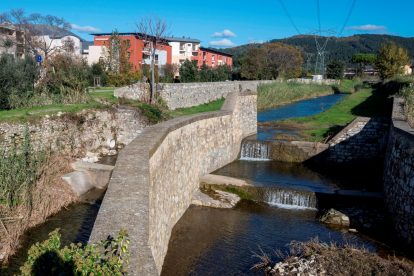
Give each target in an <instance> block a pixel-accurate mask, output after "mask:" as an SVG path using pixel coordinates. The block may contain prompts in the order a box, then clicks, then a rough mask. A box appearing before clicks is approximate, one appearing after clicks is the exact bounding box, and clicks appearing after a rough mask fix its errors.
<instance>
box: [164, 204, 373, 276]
mask: <svg viewBox="0 0 414 276" xmlns="http://www.w3.org/2000/svg"><path fill="white" fill-rule="evenodd" d="M315 216H316V211H312V210H306V211H296V210H288V209H279V208H275V207H269V206H266V205H261V204H255V203H250V202H245V201H242V202H241V203H239V204H238V206H237V207H236V208H235V209H232V210H223V209H214V208H206V207H194V206H191V207H190V208H189V209H188V210H187V212H186V213H185V214H184V216H183V217H182V218H181V220H180V221H179V222H178V223H177V225H176V226H175V227H174V229H173V233H172V237H171V240H170V243H169V250H168V253H167V256H166V259H165V262H164V267H163V272H162V275H256V272H255V271H252V270H251V267H252V266H253V265H254V264H255V262H257V261H258V260H257V259H256V258H254V257H253V255H254V252H257V253H258V252H260V249H262V250H263V251H264V252H268V253H272V252H274V250H276V249H282V250H285V251H286V250H288V245H289V243H290V242H291V241H292V240H297V241H307V240H309V239H311V238H315V237H318V238H319V239H320V240H322V241H327V242H328V241H332V240H334V241H336V242H338V243H344V242H348V243H353V244H356V245H364V246H365V247H366V248H368V249H370V250H375V246H374V245H373V244H372V243H370V242H366V241H364V240H363V239H361V238H359V237H358V236H356V235H352V234H349V233H347V232H340V231H336V230H332V229H329V228H328V227H326V226H324V225H322V224H320V223H319V222H318V221H317V220H316V219H315ZM273 259H274V260H277V257H276V256H273ZM258 275H262V273H259V274H258Z"/></svg>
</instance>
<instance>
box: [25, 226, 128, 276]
mask: <svg viewBox="0 0 414 276" xmlns="http://www.w3.org/2000/svg"><path fill="white" fill-rule="evenodd" d="M128 246H129V239H128V235H127V233H126V231H122V230H121V231H120V232H119V234H118V237H117V238H113V237H108V238H107V239H106V240H104V241H101V242H99V243H97V244H88V245H86V246H84V247H82V246H81V245H80V244H77V245H75V244H71V245H70V246H66V247H64V248H61V242H60V234H59V230H58V229H57V230H55V231H53V232H51V233H50V234H49V239H47V240H45V241H44V242H42V243H36V244H35V245H33V246H32V247H31V248H30V249H29V252H28V258H27V261H26V262H25V264H24V265H23V266H22V267H21V268H20V270H21V273H22V275H125V274H126V271H125V266H126V264H127V262H128V254H129V253H128Z"/></svg>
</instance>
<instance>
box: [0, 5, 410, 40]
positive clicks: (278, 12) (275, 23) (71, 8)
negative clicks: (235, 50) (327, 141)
mask: <svg viewBox="0 0 414 276" xmlns="http://www.w3.org/2000/svg"><path fill="white" fill-rule="evenodd" d="M352 1H353V0H320V14H321V17H320V18H321V28H322V29H329V30H336V32H337V33H339V32H340V29H341V28H342V25H343V24H344V22H345V18H346V17H347V14H348V11H349V9H350V7H351V3H352ZM281 2H282V3H284V5H285V6H286V9H287V11H288V12H289V14H290V15H291V18H292V20H293V22H294V24H295V25H296V26H297V28H298V29H299V31H300V33H302V34H307V33H312V32H315V31H316V30H318V20H317V8H316V7H317V1H316V0H315V1H311V0H253V1H252V0H249V1H245V0H239V1H236V0H226V1H225V0H221V1H217V0H209V1H160V0H152V1H139V0H135V1H130V0H118V1H115V0H88V1H85V0H84V1H80V0H70V1H61V0H37V1H33V0H1V1H0V12H6V11H9V10H10V9H14V8H23V9H24V10H25V11H26V12H27V13H34V12H37V13H41V14H52V15H56V16H60V17H63V18H65V19H66V20H67V21H68V22H70V23H71V24H74V28H75V29H78V30H79V31H75V32H77V33H78V34H80V35H81V36H82V37H84V38H85V39H88V40H92V37H91V36H89V35H88V33H89V32H91V31H94V30H96V31H102V32H111V31H112V30H114V29H118V31H120V32H131V31H136V26H135V25H136V22H137V21H139V20H140V18H142V17H147V16H157V17H159V18H162V19H163V20H165V21H166V22H167V24H168V25H169V34H170V35H174V36H189V37H193V38H198V39H200V40H202V43H203V45H204V46H209V45H210V46H215V47H219V46H232V45H242V44H246V43H249V42H261V41H267V40H270V39H274V38H284V37H288V36H292V35H296V34H298V33H297V31H296V30H295V28H294V27H293V26H292V23H291V22H290V20H289V18H288V17H287V15H286V12H285V11H284V9H283V8H282V5H281ZM413 10H414V1H413V0H394V1H389V0H359V1H356V5H355V8H354V10H353V13H352V15H351V17H350V19H349V21H348V23H347V24H346V26H345V29H344V32H343V33H342V35H343V36H348V35H352V34H356V33H387V34H393V35H401V36H408V37H413V36H414V28H413V27H412V26H413V18H412V13H413Z"/></svg>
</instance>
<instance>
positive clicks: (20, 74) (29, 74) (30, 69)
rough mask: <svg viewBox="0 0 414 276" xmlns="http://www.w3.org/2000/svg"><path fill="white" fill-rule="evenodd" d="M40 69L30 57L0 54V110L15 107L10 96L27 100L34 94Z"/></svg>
mask: <svg viewBox="0 0 414 276" xmlns="http://www.w3.org/2000/svg"><path fill="white" fill-rule="evenodd" d="M39 74H40V70H39V67H38V66H37V64H36V61H35V60H34V59H33V58H31V57H28V56H27V57H25V58H24V59H18V58H15V57H14V56H12V55H8V54H3V55H1V56H0V110H1V109H10V108H13V107H15V105H16V104H15V103H14V102H13V101H12V100H11V98H19V99H20V101H22V102H25V101H26V102H27V101H28V100H29V99H30V98H31V97H33V95H34V85H35V83H36V81H37V80H38V79H39Z"/></svg>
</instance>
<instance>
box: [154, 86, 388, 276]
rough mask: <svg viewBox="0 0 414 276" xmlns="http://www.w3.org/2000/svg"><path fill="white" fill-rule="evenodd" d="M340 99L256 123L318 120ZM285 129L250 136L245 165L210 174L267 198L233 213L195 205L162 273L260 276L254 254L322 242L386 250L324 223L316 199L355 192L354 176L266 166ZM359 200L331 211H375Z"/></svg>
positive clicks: (268, 115)
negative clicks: (236, 181) (241, 183)
mask: <svg viewBox="0 0 414 276" xmlns="http://www.w3.org/2000/svg"><path fill="white" fill-rule="evenodd" d="M342 97H343V95H341V94H337V95H329V96H325V97H320V98H316V99H310V100H304V101H300V102H297V103H294V104H291V105H287V106H283V107H279V108H274V109H271V110H266V111H263V112H260V113H259V114H258V121H259V122H268V121H274V120H281V119H286V118H290V117H298V116H311V115H315V114H318V113H320V112H323V111H324V110H326V109H327V108H329V107H331V106H332V105H334V104H335V103H336V102H338V101H339V100H340V99H341V98H342ZM281 132H282V133H286V132H289V130H283V129H271V128H259V130H258V134H257V137H256V139H257V140H258V141H257V142H255V140H251V138H249V139H247V140H245V141H244V143H243V145H242V149H241V156H242V160H237V161H235V162H233V163H231V164H228V165H227V166H225V167H223V168H221V169H219V170H217V171H216V172H214V173H213V174H218V175H224V176H231V177H236V178H242V179H246V180H249V182H250V183H252V184H253V185H254V186H255V187H258V188H260V189H261V190H263V193H262V194H263V195H262V199H261V200H259V201H257V202H256V201H255V202H251V201H245V200H242V201H240V202H239V203H238V204H237V205H236V207H235V208H233V209H214V208H207V207H196V206H191V207H190V208H189V209H188V210H187V211H186V212H185V214H184V215H183V217H182V218H181V219H180V220H179V221H178V223H177V224H176V226H175V227H174V229H173V232H172V236H171V239H170V243H169V249H168V252H167V256H166V258H165V261H164V266H163V270H162V275H263V272H258V271H255V270H252V267H253V266H254V265H255V264H256V263H257V262H259V261H260V260H259V258H257V254H259V255H260V254H263V253H262V252H264V253H267V254H269V256H270V257H271V259H272V260H273V261H279V260H281V257H280V256H278V255H277V254H275V250H280V251H281V252H283V253H286V252H288V251H289V244H290V243H291V242H292V241H309V240H310V239H318V240H320V241H323V242H335V243H337V244H344V243H346V244H353V245H356V246H360V247H361V246H363V247H364V248H366V249H368V250H369V251H372V252H377V251H381V250H382V248H380V247H379V246H378V245H377V243H376V242H374V241H373V240H372V239H371V238H369V237H367V236H364V235H362V234H359V233H350V232H348V231H347V230H343V229H342V230H341V229H338V228H332V227H328V226H326V225H324V224H322V223H320V222H319V220H318V219H317V217H318V208H319V207H320V206H319V205H321V204H320V203H318V200H319V196H317V194H319V193H322V194H328V195H329V194H334V191H336V190H338V189H348V188H352V187H355V185H354V181H355V179H356V177H355V178H341V177H336V178H335V177H332V176H327V175H323V174H321V173H318V172H315V171H312V170H311V169H309V168H307V167H305V166H304V165H302V164H293V163H282V162H274V161H268V160H267V159H266V156H267V153H268V149H267V146H266V140H271V139H274V138H273V137H274V135H275V134H277V133H281ZM253 139H254V138H253ZM376 184H377V185H378V184H380V183H376ZM354 203H355V202H354ZM354 203H353V204H349V203H348V204H347V203H346V200H345V205H341V206H339V205H338V206H330V207H341V208H342V209H340V210H350V213H352V212H354V213H358V212H364V211H365V210H366V209H367V210H369V209H370V208H371V209H373V210H374V211H373V212H374V213H375V212H376V210H377V209H376V208H377V207H376V206H371V205H369V204H368V205H367V204H365V203H366V202H364V200H362V203H361V205H360V206H359V205H357V204H354ZM327 204H331V203H330V202H328V203H327ZM341 204H342V203H341ZM371 212H372V210H371Z"/></svg>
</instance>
